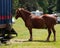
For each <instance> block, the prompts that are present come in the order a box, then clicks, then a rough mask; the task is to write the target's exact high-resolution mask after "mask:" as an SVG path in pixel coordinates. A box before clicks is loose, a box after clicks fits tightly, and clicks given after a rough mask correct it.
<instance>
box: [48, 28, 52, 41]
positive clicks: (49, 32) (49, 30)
mask: <svg viewBox="0 0 60 48" xmlns="http://www.w3.org/2000/svg"><path fill="white" fill-rule="evenodd" d="M50 35H51V29H50V28H48V37H47V41H49V38H50Z"/></svg>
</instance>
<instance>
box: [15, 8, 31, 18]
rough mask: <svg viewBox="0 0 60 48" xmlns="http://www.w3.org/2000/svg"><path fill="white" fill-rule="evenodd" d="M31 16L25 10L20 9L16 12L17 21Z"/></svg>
mask: <svg viewBox="0 0 60 48" xmlns="http://www.w3.org/2000/svg"><path fill="white" fill-rule="evenodd" d="M29 15H31V13H30V12H29V11H27V10H25V9H24V8H18V9H17V10H16V17H15V18H16V19H17V18H19V17H23V18H27V17H29Z"/></svg>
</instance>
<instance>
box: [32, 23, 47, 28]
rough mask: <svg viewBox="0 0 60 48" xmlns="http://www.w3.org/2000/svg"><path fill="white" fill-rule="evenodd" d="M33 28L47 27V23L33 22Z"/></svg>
mask: <svg viewBox="0 0 60 48" xmlns="http://www.w3.org/2000/svg"><path fill="white" fill-rule="evenodd" d="M33 28H46V25H45V24H43V23H42V24H40V23H36V24H33Z"/></svg>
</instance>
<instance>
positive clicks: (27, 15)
mask: <svg viewBox="0 0 60 48" xmlns="http://www.w3.org/2000/svg"><path fill="white" fill-rule="evenodd" d="M22 19H23V20H24V21H25V22H26V20H28V19H30V13H29V12H25V11H24V12H23V13H22Z"/></svg>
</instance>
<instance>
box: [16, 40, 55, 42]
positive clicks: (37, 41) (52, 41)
mask: <svg viewBox="0 0 60 48" xmlns="http://www.w3.org/2000/svg"><path fill="white" fill-rule="evenodd" d="M15 42H55V41H46V40H32V41H29V40H19V41H18V40H15Z"/></svg>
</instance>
